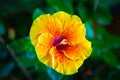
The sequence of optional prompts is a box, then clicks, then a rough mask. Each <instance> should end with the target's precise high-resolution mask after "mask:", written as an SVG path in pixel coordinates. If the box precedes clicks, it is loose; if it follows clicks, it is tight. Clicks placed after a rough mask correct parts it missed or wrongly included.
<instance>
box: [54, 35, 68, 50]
mask: <svg viewBox="0 0 120 80" xmlns="http://www.w3.org/2000/svg"><path fill="white" fill-rule="evenodd" d="M67 45H68V41H67V39H65V38H63V37H54V39H53V46H55V47H56V49H57V50H63V49H65V48H66V46H67Z"/></svg>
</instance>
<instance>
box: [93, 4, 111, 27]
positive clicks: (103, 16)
mask: <svg viewBox="0 0 120 80" xmlns="http://www.w3.org/2000/svg"><path fill="white" fill-rule="evenodd" d="M93 16H94V17H95V19H96V20H97V22H98V23H99V24H102V25H109V24H110V23H111V21H112V15H111V13H110V11H109V10H108V9H106V8H104V7H102V6H99V7H98V9H97V11H96V12H94V15H93Z"/></svg>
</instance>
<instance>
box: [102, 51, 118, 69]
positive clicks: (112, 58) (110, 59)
mask: <svg viewBox="0 0 120 80" xmlns="http://www.w3.org/2000/svg"><path fill="white" fill-rule="evenodd" d="M102 58H103V60H104V61H105V62H106V63H107V64H108V65H110V66H112V67H115V68H118V69H120V63H119V61H118V59H117V57H116V55H115V53H114V52H112V51H110V52H107V53H103V55H102Z"/></svg>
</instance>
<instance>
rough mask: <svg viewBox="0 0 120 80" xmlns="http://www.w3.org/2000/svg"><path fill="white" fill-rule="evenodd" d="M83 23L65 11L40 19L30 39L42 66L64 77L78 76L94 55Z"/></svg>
mask: <svg viewBox="0 0 120 80" xmlns="http://www.w3.org/2000/svg"><path fill="white" fill-rule="evenodd" d="M85 35H86V29H85V25H84V24H83V23H82V21H81V19H80V18H79V17H78V16H76V15H70V14H68V13H65V12H63V11H59V12H56V13H54V14H53V15H51V14H43V15H40V16H39V17H38V18H37V19H35V20H34V22H33V24H32V27H31V29H30V39H31V42H32V44H33V45H34V47H35V51H36V54H37V57H38V59H39V61H40V62H42V63H44V64H45V65H47V66H49V67H51V68H53V69H54V70H56V71H57V72H59V73H62V74H64V75H69V74H74V73H76V72H78V69H79V68H80V66H81V65H82V64H83V62H84V60H85V59H87V58H88V57H89V56H90V54H91V51H92V48H91V42H90V41H88V40H87V39H86V38H85Z"/></svg>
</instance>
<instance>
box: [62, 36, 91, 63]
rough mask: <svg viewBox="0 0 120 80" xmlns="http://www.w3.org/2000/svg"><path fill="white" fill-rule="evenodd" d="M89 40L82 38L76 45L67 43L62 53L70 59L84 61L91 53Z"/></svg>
mask: <svg viewBox="0 0 120 80" xmlns="http://www.w3.org/2000/svg"><path fill="white" fill-rule="evenodd" d="M91 51H92V48H91V42H89V41H88V40H86V39H85V38H84V40H83V41H82V42H81V43H79V44H77V45H68V46H67V47H66V48H65V49H64V54H65V56H66V57H68V58H69V59H71V60H78V59H80V60H81V61H84V60H85V59H86V58H88V56H89V55H90V54H91Z"/></svg>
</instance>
